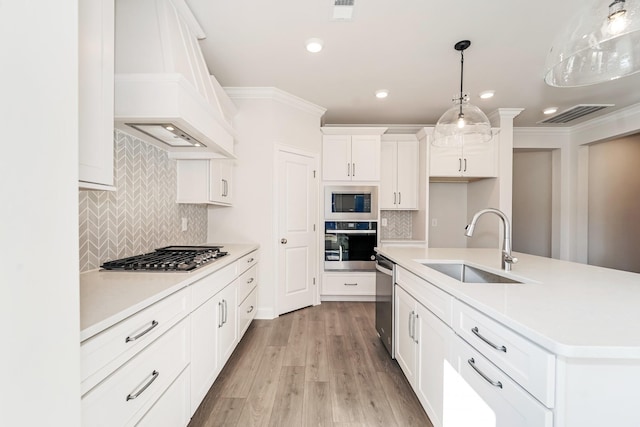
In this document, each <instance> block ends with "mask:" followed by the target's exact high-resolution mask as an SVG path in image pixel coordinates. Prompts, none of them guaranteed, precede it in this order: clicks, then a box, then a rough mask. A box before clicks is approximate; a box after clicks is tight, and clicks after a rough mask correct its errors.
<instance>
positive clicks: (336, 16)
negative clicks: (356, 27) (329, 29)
mask: <svg viewBox="0 0 640 427" xmlns="http://www.w3.org/2000/svg"><path fill="white" fill-rule="evenodd" d="M354 1H355V0H334V3H333V15H332V17H331V19H332V20H333V21H351V20H352V19H353V3H354Z"/></svg>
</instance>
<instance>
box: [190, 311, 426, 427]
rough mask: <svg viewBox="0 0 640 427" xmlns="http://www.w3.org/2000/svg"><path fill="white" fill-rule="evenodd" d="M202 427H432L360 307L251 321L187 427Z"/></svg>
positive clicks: (370, 317) (368, 313)
mask: <svg viewBox="0 0 640 427" xmlns="http://www.w3.org/2000/svg"><path fill="white" fill-rule="evenodd" d="M205 426H206V427H212V426H242V427H247V426H277V427H287V426H295V427H297V426H345V427H346V426H385V427H390V426H399V427H404V426H425V427H432V425H431V422H430V421H429V419H428V418H427V415H426V414H425V412H424V410H423V409H422V407H421V406H420V403H419V402H418V399H417V398H416V396H415V395H414V394H413V391H411V388H410V386H409V383H407V380H406V378H405V377H404V375H403V374H402V372H401V370H400V367H399V366H398V364H397V363H396V362H395V360H392V359H391V358H390V357H389V354H388V353H387V352H386V350H385V349H384V347H383V346H382V343H381V342H380V339H379V338H378V336H377V335H376V331H375V307H374V304H373V303H360V302H324V303H322V304H321V305H319V306H316V307H309V308H305V309H302V310H299V311H295V312H292V313H289V314H285V315H282V316H280V317H278V318H277V319H273V320H254V321H253V323H252V324H251V326H250V327H249V329H248V330H247V332H246V334H245V336H244V338H243V339H242V341H240V343H239V344H238V347H237V348H236V350H235V352H234V353H233V355H232V356H231V359H230V360H229V362H227V365H226V366H225V367H224V369H223V370H222V372H221V373H220V375H219V376H218V379H217V380H216V382H215V383H214V384H213V386H212V387H211V390H209V393H208V394H207V396H206V397H205V399H204V401H203V402H202V404H201V405H200V407H199V408H198V410H197V411H196V413H195V414H194V416H193V418H192V420H191V423H190V424H189V427H205Z"/></svg>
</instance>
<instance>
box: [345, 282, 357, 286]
mask: <svg viewBox="0 0 640 427" xmlns="http://www.w3.org/2000/svg"><path fill="white" fill-rule="evenodd" d="M344 285H345V286H358V283H357V282H356V283H345V284H344Z"/></svg>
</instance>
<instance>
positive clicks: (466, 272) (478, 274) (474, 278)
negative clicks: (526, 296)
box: [422, 262, 522, 283]
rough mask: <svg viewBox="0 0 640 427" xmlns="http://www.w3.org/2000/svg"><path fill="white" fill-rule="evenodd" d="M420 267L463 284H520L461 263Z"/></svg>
mask: <svg viewBox="0 0 640 427" xmlns="http://www.w3.org/2000/svg"><path fill="white" fill-rule="evenodd" d="M422 265H424V266H425V267H429V268H433V269H434V270H436V271H439V272H440V273H442V274H446V275H447V276H449V277H451V278H452V279H456V280H459V281H461V282H465V283H522V282H519V281H517V280H514V279H510V278H508V277H504V276H501V275H499V274H495V273H491V272H490V271H486V270H482V269H480V268H477V267H472V266H470V265H467V264H463V263H438V262H423V263H422Z"/></svg>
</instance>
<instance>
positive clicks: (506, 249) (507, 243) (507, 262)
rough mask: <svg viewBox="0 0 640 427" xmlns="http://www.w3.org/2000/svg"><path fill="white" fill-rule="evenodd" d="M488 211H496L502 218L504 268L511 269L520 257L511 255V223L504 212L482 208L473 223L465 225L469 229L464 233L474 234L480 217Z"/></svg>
mask: <svg viewBox="0 0 640 427" xmlns="http://www.w3.org/2000/svg"><path fill="white" fill-rule="evenodd" d="M486 213H494V214H496V215H498V216H499V217H500V218H501V219H502V225H503V227H504V230H503V231H504V233H503V234H504V240H503V241H502V269H503V270H505V271H511V264H515V263H516V262H518V258H515V257H513V256H511V224H510V223H509V218H507V216H506V215H505V214H504V212H502V211H500V210H498V209H494V208H487V209H482V210H481V211H478V212H476V214H475V215H474V216H473V219H472V220H471V224H469V225H467V226H466V227H465V230H467V231H466V232H465V233H464V235H465V236H467V237H471V236H473V230H474V229H475V228H476V222H478V218H480V217H481V216H482V215H483V214H486Z"/></svg>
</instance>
